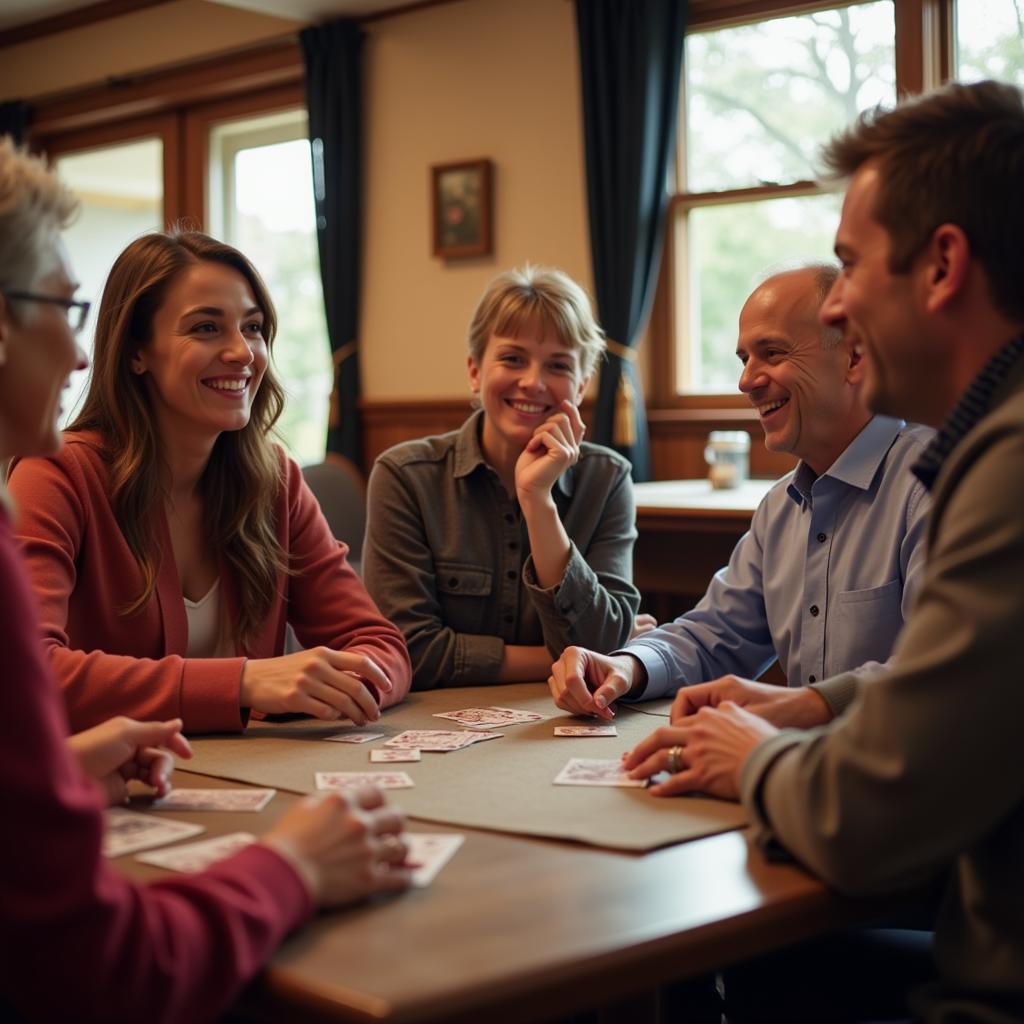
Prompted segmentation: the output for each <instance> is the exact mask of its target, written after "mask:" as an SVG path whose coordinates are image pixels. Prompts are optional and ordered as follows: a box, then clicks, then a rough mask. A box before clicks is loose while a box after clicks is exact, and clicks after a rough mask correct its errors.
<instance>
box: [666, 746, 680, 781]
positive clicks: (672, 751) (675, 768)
mask: <svg viewBox="0 0 1024 1024" xmlns="http://www.w3.org/2000/svg"><path fill="white" fill-rule="evenodd" d="M668 770H669V771H670V772H671V773H672V774H673V775H676V774H678V773H679V772H681V771H682V770H683V748H682V747H680V746H679V745H678V744H677V745H676V746H674V747H669V748H668Z"/></svg>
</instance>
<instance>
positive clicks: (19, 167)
mask: <svg viewBox="0 0 1024 1024" xmlns="http://www.w3.org/2000/svg"><path fill="white" fill-rule="evenodd" d="M77 210H78V200H77V199H75V197H74V196H73V195H72V194H71V192H70V191H69V190H68V189H67V187H66V186H64V185H63V184H62V183H61V181H60V180H59V179H58V177H57V176H56V174H54V172H53V171H52V170H50V168H48V167H47V166H46V164H45V163H44V162H43V161H42V160H41V159H40V158H39V157H35V156H30V155H29V154H28V152H27V151H26V150H24V149H22V148H20V147H19V146H16V145H15V144H14V142H13V140H12V139H11V137H10V136H8V135H5V136H0V289H3V290H5V291H27V290H29V289H31V288H32V287H33V286H34V285H35V283H36V282H37V281H38V280H39V278H40V277H42V276H43V275H44V274H47V273H49V271H50V270H52V269H53V268H52V267H50V266H47V265H46V264H45V262H44V261H45V259H46V257H47V255H48V252H47V249H48V247H50V246H52V244H53V243H54V242H55V241H56V239H57V236H58V235H59V234H60V232H61V231H62V230H63V229H64V228H65V227H67V225H68V224H69V222H70V221H71V219H72V217H73V216H74V214H75V213H76V211H77Z"/></svg>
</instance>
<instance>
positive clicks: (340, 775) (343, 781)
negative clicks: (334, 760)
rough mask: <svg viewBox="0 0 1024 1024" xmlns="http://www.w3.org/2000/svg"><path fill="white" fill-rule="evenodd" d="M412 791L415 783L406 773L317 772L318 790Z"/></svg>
mask: <svg viewBox="0 0 1024 1024" xmlns="http://www.w3.org/2000/svg"><path fill="white" fill-rule="evenodd" d="M360 786H377V787H378V789H412V787H413V781H412V779H410V778H409V776H408V774H407V773H406V772H317V773H316V788H317V789H358V788H359V787H360Z"/></svg>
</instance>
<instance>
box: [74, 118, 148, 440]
mask: <svg viewBox="0 0 1024 1024" xmlns="http://www.w3.org/2000/svg"><path fill="white" fill-rule="evenodd" d="M55 163H56V165H57V171H58V173H59V174H60V176H61V178H62V179H63V180H64V181H65V182H66V183H67V184H68V185H69V186H70V187H71V189H72V190H73V191H74V193H75V194H76V195H77V196H78V198H79V200H80V202H81V204H82V205H81V213H80V215H79V217H78V218H77V220H76V221H75V222H74V224H72V225H71V227H70V228H69V229H68V230H67V231H66V232H65V234H64V241H65V243H66V245H67V247H68V252H69V254H70V257H71V266H72V268H73V269H74V271H75V275H76V276H77V278H78V281H79V282H80V284H81V287H80V288H79V291H78V294H79V296H80V297H82V298H84V299H88V300H89V301H90V302H92V303H93V308H92V311H91V312H90V313H89V321H88V323H86V325H85V329H84V330H83V331H82V334H81V341H82V347H83V348H84V349H85V350H86V352H87V353H89V355H90V358H91V354H92V344H93V335H94V333H95V327H96V311H97V310H98V309H99V301H100V296H101V295H102V293H103V285H104V284H105V282H106V280H107V274H108V273H109V272H110V268H111V266H112V265H113V263H114V260H115V259H117V257H118V256H119V255H120V253H121V250H122V249H124V247H125V246H126V245H127V244H128V243H129V242H131V241H132V240H133V239H135V238H138V237H139V235H144V234H146V233H147V232H150V231H159V230H160V228H161V227H162V222H163V192H164V188H163V181H164V174H163V142H162V141H161V140H160V139H159V138H150V139H139V140H137V141H133V142H127V143H120V144H118V145H114V146H104V147H102V148H99V149H90V150H83V151H81V152H77V153H69V154H67V155H66V156H62V157H58V159H57V160H56V161H55ZM87 380H88V374H87V373H75V374H72V377H71V385H70V387H69V389H68V391H67V392H66V398H65V399H64V410H65V412H64V416H63V423H64V424H65V425H66V424H67V423H69V422H70V421H71V420H72V419H73V418H74V416H75V413H76V412H77V410H78V407H79V405H80V404H81V400H82V398H83V397H84V395H85V387H86V383H87Z"/></svg>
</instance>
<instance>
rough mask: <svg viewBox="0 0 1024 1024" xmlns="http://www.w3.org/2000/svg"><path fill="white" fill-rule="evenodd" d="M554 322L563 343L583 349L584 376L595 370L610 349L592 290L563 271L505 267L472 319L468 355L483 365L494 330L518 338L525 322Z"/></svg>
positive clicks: (547, 324) (505, 335) (551, 326)
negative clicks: (591, 299) (593, 305)
mask: <svg viewBox="0 0 1024 1024" xmlns="http://www.w3.org/2000/svg"><path fill="white" fill-rule="evenodd" d="M530 324H537V325H539V326H541V327H543V328H548V327H550V328H551V329H552V330H553V331H554V332H555V334H557V335H558V337H559V338H560V339H561V341H562V343H563V344H565V345H568V346H569V347H570V348H572V349H575V350H577V351H578V352H579V357H580V368H581V370H582V373H583V376H584V377H589V376H590V375H591V374H592V373H593V372H594V367H595V366H596V365H597V361H598V360H599V359H600V358H601V356H602V354H603V353H604V349H605V342H604V332H603V331H602V330H601V328H600V327H599V326H598V324H597V321H596V320H595V319H594V312H593V308H592V307H591V304H590V298H589V297H588V296H587V293H586V292H585V291H584V290H583V289H582V288H581V287H580V286H579V285H578V284H577V283H576V282H575V281H574V280H573V279H572V278H571V277H569V275H568V274H564V273H562V271H561V270H555V269H554V268H553V267H534V266H531V265H530V264H529V263H527V264H526V265H525V266H524V267H522V268H516V269H514V270H506V271H505V273H504V274H499V275H498V276H497V277H496V278H495V279H494V280H493V281H491V283H490V284H489V285H488V286H487V290H486V291H485V292H484V294H483V296H482V298H481V299H480V302H479V303H478V304H477V307H476V312H475V313H474V314H473V319H472V320H471V321H470V324H469V333H468V335H467V339H466V340H467V343H468V345H469V354H470V356H472V358H473V362H475V363H476V364H477V365H478V366H479V365H480V363H481V361H482V359H483V355H484V350H485V349H486V348H487V342H488V341H489V340H490V338H491V336H492V335H495V334H498V335H501V336H502V337H506V338H515V337H517V336H518V334H519V333H520V331H522V330H523V328H524V327H526V326H527V325H530Z"/></svg>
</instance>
